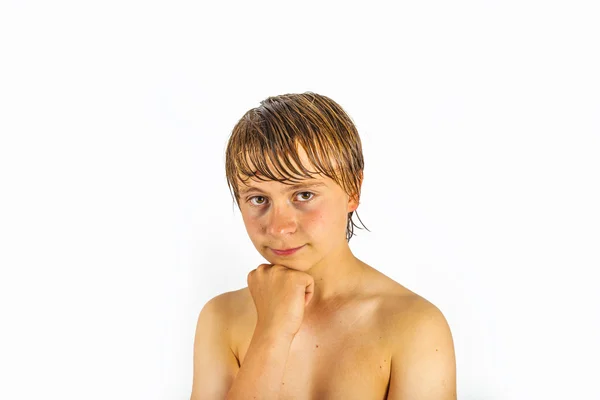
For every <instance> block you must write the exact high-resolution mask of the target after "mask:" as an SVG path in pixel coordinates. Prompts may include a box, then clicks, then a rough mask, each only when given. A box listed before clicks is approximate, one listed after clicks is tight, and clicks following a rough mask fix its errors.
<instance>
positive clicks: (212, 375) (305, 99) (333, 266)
mask: <svg viewBox="0 0 600 400" xmlns="http://www.w3.org/2000/svg"><path fill="white" fill-rule="evenodd" d="M226 175H227V181H228V185H229V188H230V190H232V192H233V195H234V198H235V201H236V203H237V205H238V207H239V209H240V212H241V214H242V219H243V221H244V225H245V227H246V231H247V232H248V235H249V237H250V240H251V241H252V243H253V245H254V246H255V248H256V249H257V250H258V252H259V253H260V254H261V255H262V256H263V257H264V258H265V259H266V260H268V261H269V264H261V265H260V266H258V268H256V269H254V270H252V271H250V273H249V274H248V279H247V281H248V287H246V288H243V289H240V290H237V291H233V292H227V293H223V294H221V295H219V296H216V297H214V298H212V299H211V300H210V301H208V302H207V303H206V305H205V306H204V307H203V309H202V311H201V312H200V316H199V318H198V324H197V328H196V336H195V340H194V378H193V385H192V394H191V400H217V399H218V400H222V399H228V400H241V399H261V400H265V399H269V400H270V399H295V400H309V399H315V400H319V399H343V400H352V399H357V400H358V399H360V400H370V399H373V400H382V399H390V400H415V399H418V400H449V399H456V367H455V365H456V364H455V355H454V345H453V340H452V336H451V333H450V329H449V327H448V324H447V322H446V320H445V318H444V316H443V315H442V313H441V312H440V311H439V309H438V308H436V307H435V306H434V305H433V304H431V303H430V302H428V301H427V300H426V299H424V298H422V297H421V296H419V295H417V294H416V293H413V292H411V291H410V290H408V289H407V288H405V287H403V286H402V285H400V284H398V283H397V282H395V281H393V280H392V279H391V278H389V277H387V276H385V275H384V274H382V273H381V272H379V271H377V270H376V269H375V268H373V267H371V266H369V265H367V264H366V263H364V262H362V261H361V260H359V259H358V258H356V257H355V256H354V255H353V254H352V252H351V250H350V247H349V245H348V243H349V240H350V238H351V237H352V234H353V226H354V224H353V222H352V220H351V218H352V215H353V213H354V212H355V211H356V208H357V207H358V204H359V199H360V189H361V185H362V178H363V156H362V147H361V141H360V138H359V135H358V132H357V130H356V128H355V126H354V124H353V123H352V121H351V119H350V118H349V117H348V115H347V114H346V113H345V112H344V110H343V109H342V108H341V107H340V106H339V105H338V104H337V103H336V102H334V101H333V100H331V99H330V98H328V97H326V96H322V95H318V94H315V93H311V92H307V93H302V94H287V95H281V96H275V97H269V98H267V99H266V100H264V101H262V102H261V105H260V106H259V107H256V108H253V109H251V110H249V111H248V112H247V113H246V114H245V115H244V116H243V117H242V118H241V119H240V121H239V122H238V123H237V124H236V126H235V127H234V129H233V132H232V135H231V137H230V139H229V143H228V146H227V150H226Z"/></svg>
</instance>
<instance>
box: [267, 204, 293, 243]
mask: <svg viewBox="0 0 600 400" xmlns="http://www.w3.org/2000/svg"><path fill="white" fill-rule="evenodd" d="M297 227H298V223H297V220H296V213H295V211H294V207H293V206H291V205H289V204H282V205H275V204H274V205H273V206H272V207H271V210H269V216H268V221H267V234H269V235H271V236H281V235H286V234H291V233H294V232H296V228H297Z"/></svg>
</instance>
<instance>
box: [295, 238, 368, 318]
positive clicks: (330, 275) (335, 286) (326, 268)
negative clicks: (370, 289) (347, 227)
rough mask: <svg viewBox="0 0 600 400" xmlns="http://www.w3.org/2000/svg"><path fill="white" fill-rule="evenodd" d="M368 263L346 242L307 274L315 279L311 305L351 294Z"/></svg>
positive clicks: (332, 300) (327, 302)
mask: <svg viewBox="0 0 600 400" xmlns="http://www.w3.org/2000/svg"><path fill="white" fill-rule="evenodd" d="M366 269H367V268H366V264H364V263H363V262H362V261H360V260H359V259H358V258H356V257H355V256H354V254H352V251H351V250H350V247H349V246H348V242H347V241H346V240H344V242H343V243H342V244H341V245H340V246H338V247H337V248H336V249H335V250H334V251H332V252H331V253H329V254H328V255H327V256H325V257H324V258H323V259H321V260H320V261H319V262H317V263H316V264H315V265H313V266H312V267H311V268H310V269H309V270H308V271H305V272H306V273H307V274H309V275H311V276H312V277H313V279H314V281H315V288H314V293H313V298H312V299H311V303H310V304H309V306H312V307H315V306H318V305H327V304H329V303H331V302H334V301H336V300H340V299H344V298H347V297H349V296H351V295H352V294H353V293H354V292H355V289H356V288H357V287H358V286H359V284H360V283H361V281H362V278H363V276H364V274H365V272H366Z"/></svg>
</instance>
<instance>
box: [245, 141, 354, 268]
mask: <svg viewBox="0 0 600 400" xmlns="http://www.w3.org/2000/svg"><path fill="white" fill-rule="evenodd" d="M299 156H300V159H301V160H302V162H303V164H304V165H306V166H308V167H309V169H310V170H314V169H313V168H311V166H310V161H309V160H308V159H307V158H306V153H304V151H303V150H302V148H300V149H299ZM292 163H293V161H292ZM239 183H240V186H239V188H240V198H239V204H240V211H241V213H242V218H243V220H244V225H245V227H246V231H247V232H248V235H249V237H250V240H251V241H252V243H253V244H254V247H255V248H256V249H257V250H258V252H259V253H260V254H261V255H262V256H263V257H264V258H265V259H266V260H267V261H269V262H270V263H271V264H280V265H284V266H286V267H288V268H293V269H297V270H303V271H305V270H308V269H310V268H311V267H312V266H313V265H315V264H316V263H317V262H319V261H321V260H322V259H323V258H324V257H326V256H327V255H329V254H330V253H332V252H335V251H336V250H338V249H340V246H342V245H344V244H347V241H346V227H347V219H348V213H349V212H351V211H354V210H355V209H356V208H357V207H358V203H357V202H356V201H355V200H354V199H350V198H349V196H348V195H347V194H346V193H345V192H344V190H343V189H342V188H341V186H339V185H338V184H337V183H336V182H335V181H334V180H332V179H330V178H328V177H325V176H315V177H314V178H312V179H305V180H302V181H301V182H300V183H299V184H298V186H290V185H286V184H284V183H280V182H277V181H260V180H257V179H250V180H248V181H246V183H245V184H244V183H243V182H239ZM288 183H289V182H288ZM311 185H314V186H311ZM300 246H302V248H300V249H299V250H297V251H296V252H294V253H293V254H289V255H281V254H277V253H275V252H274V251H273V250H287V249H293V248H297V247H300Z"/></svg>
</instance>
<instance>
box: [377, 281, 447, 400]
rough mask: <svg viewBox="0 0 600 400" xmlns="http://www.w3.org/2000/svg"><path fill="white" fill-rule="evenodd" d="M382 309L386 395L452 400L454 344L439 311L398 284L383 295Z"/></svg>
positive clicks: (401, 397) (390, 397)
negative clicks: (388, 350) (388, 372)
mask: <svg viewBox="0 0 600 400" xmlns="http://www.w3.org/2000/svg"><path fill="white" fill-rule="evenodd" d="M399 286H400V285H399ZM382 312H383V313H385V318H386V321H387V323H386V326H387V328H388V332H389V337H390V348H391V380H390V391H389V395H388V398H389V399H413V398H419V399H456V359H455V353H454V343H453V339H452V333H451V331H450V327H449V324H448V322H447V320H446V318H445V316H444V315H443V313H442V311H441V310H440V309H439V308H438V307H437V306H436V305H434V304H433V303H431V302H430V301H428V300H427V299H425V298H424V297H422V296H420V295H418V294H417V293H414V292H412V291H410V290H408V289H406V288H404V287H398V288H396V290H395V291H394V293H393V294H391V295H389V296H386V301H385V302H384V307H382Z"/></svg>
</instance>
